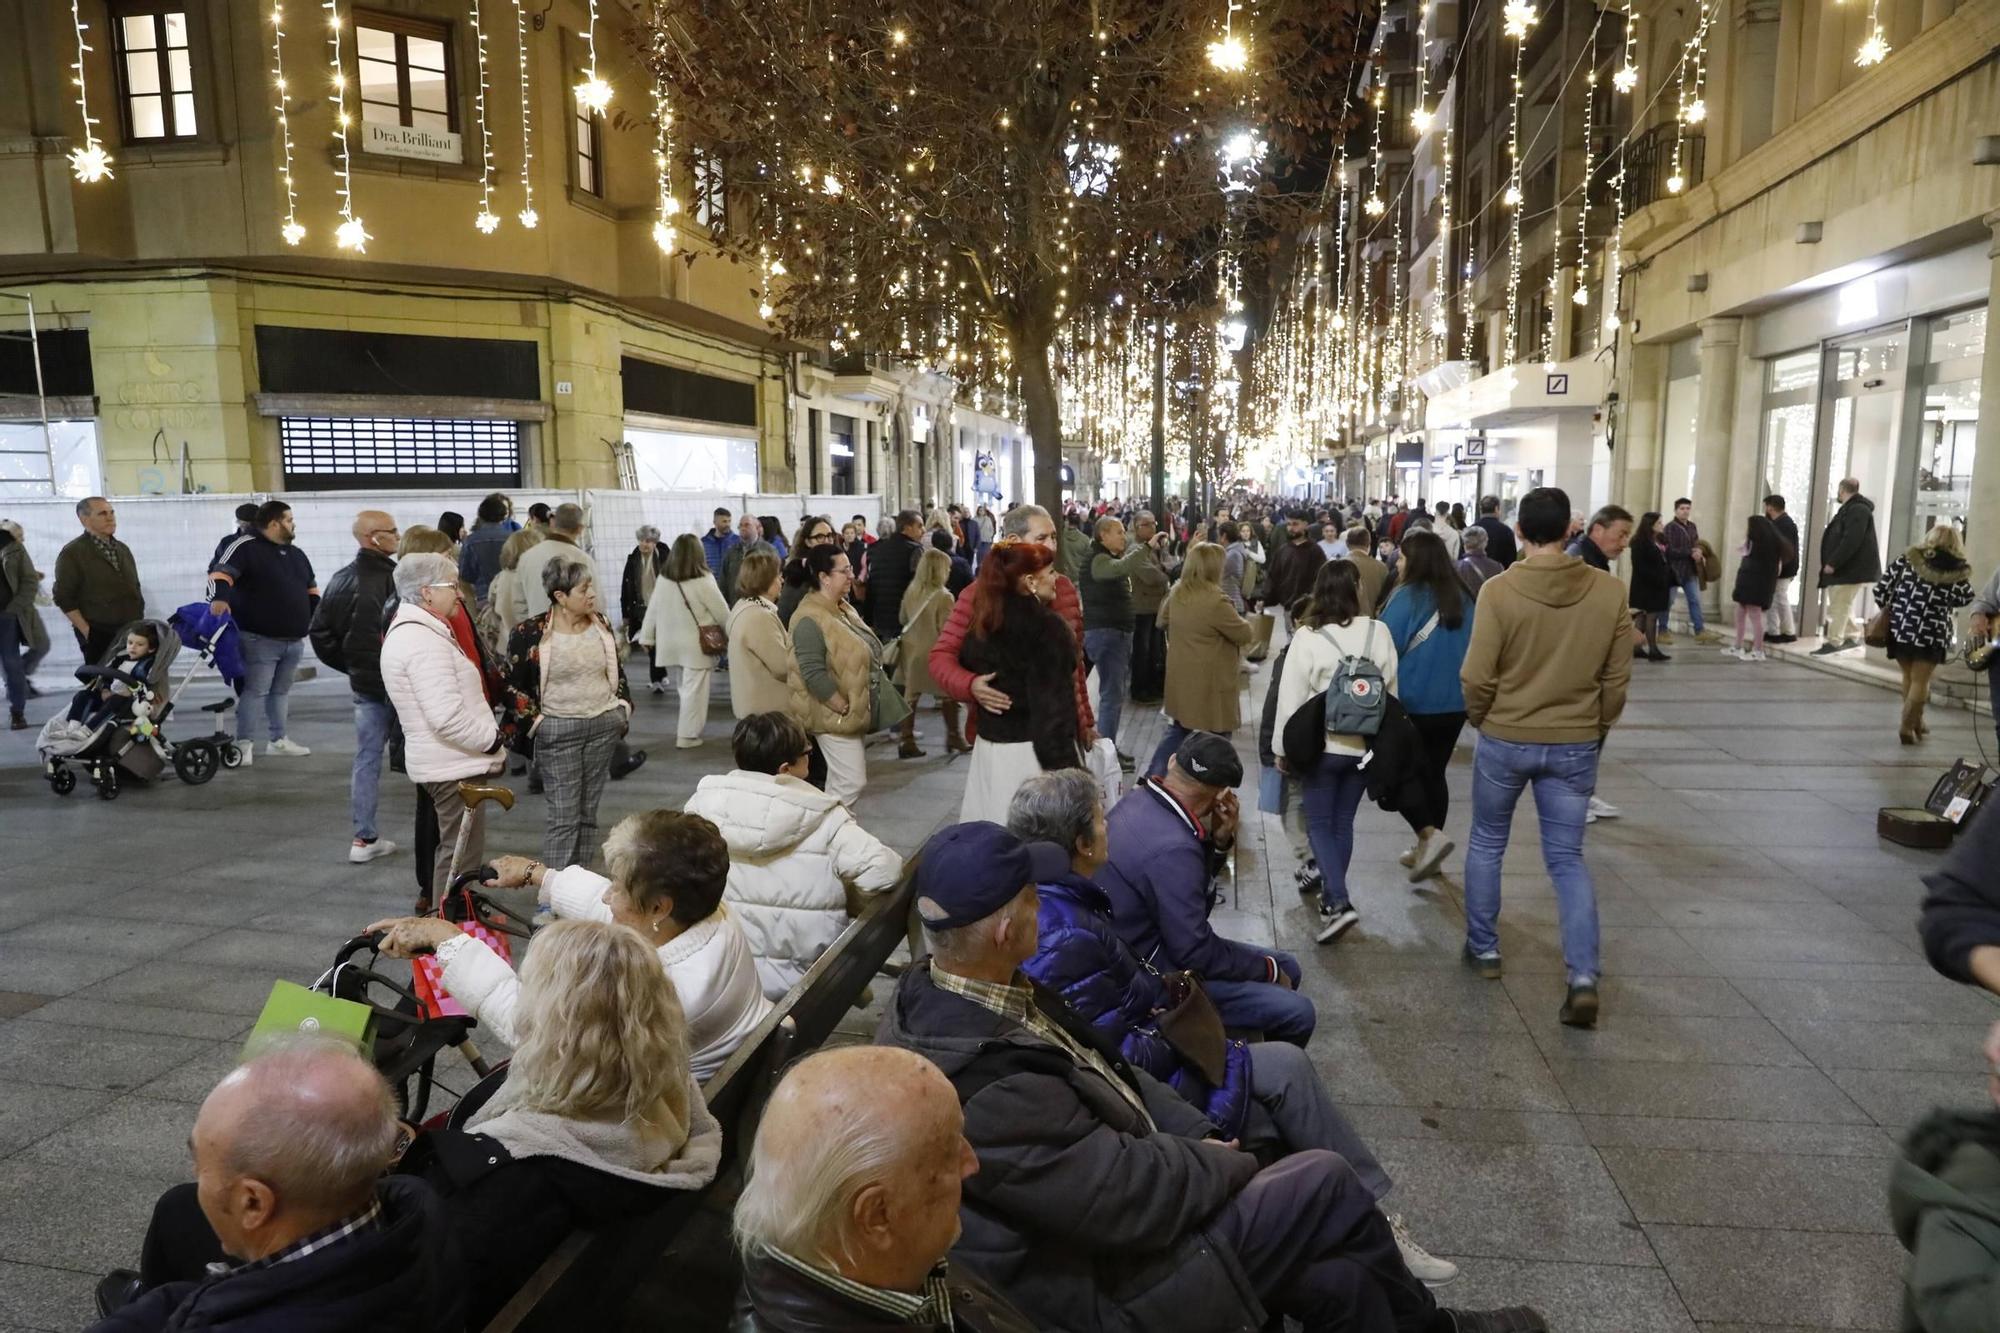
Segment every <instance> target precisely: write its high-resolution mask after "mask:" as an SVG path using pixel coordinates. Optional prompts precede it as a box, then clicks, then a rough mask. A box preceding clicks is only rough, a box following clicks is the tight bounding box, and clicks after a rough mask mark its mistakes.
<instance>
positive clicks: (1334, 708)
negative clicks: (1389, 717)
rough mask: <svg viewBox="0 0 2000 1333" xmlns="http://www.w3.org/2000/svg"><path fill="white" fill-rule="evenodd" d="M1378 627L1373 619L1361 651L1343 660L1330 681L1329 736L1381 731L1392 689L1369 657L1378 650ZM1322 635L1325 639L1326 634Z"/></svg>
mask: <svg viewBox="0 0 2000 1333" xmlns="http://www.w3.org/2000/svg"><path fill="white" fill-rule="evenodd" d="M1375 624H1376V622H1375V621H1374V620H1372V619H1371V620H1370V621H1369V622H1368V637H1367V639H1366V640H1364V641H1363V643H1362V646H1361V652H1360V653H1359V654H1356V655H1353V656H1349V657H1343V658H1341V659H1340V663H1339V665H1337V666H1335V667H1334V669H1333V679H1332V680H1331V681H1329V682H1327V687H1326V730H1327V734H1328V735H1330V736H1373V735H1374V734H1375V733H1376V732H1377V731H1379V730H1381V728H1382V714H1383V712H1384V711H1385V710H1386V708H1387V706H1388V705H1387V699H1388V697H1389V690H1388V687H1387V686H1386V685H1385V684H1384V683H1383V681H1382V668H1381V667H1380V666H1378V665H1377V664H1376V662H1375V659H1374V658H1373V657H1371V656H1368V654H1369V653H1371V652H1373V650H1374V647H1375ZM1321 633H1322V637H1324V633H1325V632H1324V631H1321ZM1327 642H1328V643H1332V642H1333V640H1332V639H1327Z"/></svg>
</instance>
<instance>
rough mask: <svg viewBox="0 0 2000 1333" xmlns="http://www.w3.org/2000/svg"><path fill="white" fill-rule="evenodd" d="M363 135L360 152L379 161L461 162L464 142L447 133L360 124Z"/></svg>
mask: <svg viewBox="0 0 2000 1333" xmlns="http://www.w3.org/2000/svg"><path fill="white" fill-rule="evenodd" d="M361 124H362V128H363V129H364V130H365V131H366V134H365V135H364V137H363V138H362V140H361V151H363V152H364V153H375V154H377V155H378V156H382V157H410V158H415V159H416V160H417V161H419V162H463V161H465V141H464V140H463V139H462V138H461V137H460V136H458V135H456V134H453V133H452V132H451V131H450V130H419V129H412V128H410V127H409V126H407V125H382V124H378V123H377V122H375V121H372V120H365V121H363V122H361Z"/></svg>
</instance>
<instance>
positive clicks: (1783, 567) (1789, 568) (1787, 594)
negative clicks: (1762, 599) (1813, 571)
mask: <svg viewBox="0 0 2000 1333" xmlns="http://www.w3.org/2000/svg"><path fill="white" fill-rule="evenodd" d="M1764 517H1765V518H1768V519H1770V520H1771V526H1772V527H1774V528H1776V529H1777V530H1778V540H1779V541H1782V542H1783V543H1784V544H1785V549H1784V550H1782V551H1780V552H1779V553H1778V555H1779V560H1778V592H1777V596H1775V597H1773V598H1772V599H1771V614H1772V615H1773V616H1774V617H1775V619H1774V621H1773V623H1774V624H1775V625H1776V626H1777V633H1775V634H1766V635H1765V636H1764V641H1765V642H1766V643H1797V642H1798V641H1799V613H1798V608H1797V607H1795V606H1793V605H1792V580H1793V579H1796V578H1797V577H1798V576H1799V557H1800V555H1801V552H1800V550H1799V525H1798V523H1797V522H1795V521H1794V520H1793V518H1792V516H1791V515H1790V514H1788V513H1786V512H1785V497H1784V496H1782V495H1767V496H1765V497H1764Z"/></svg>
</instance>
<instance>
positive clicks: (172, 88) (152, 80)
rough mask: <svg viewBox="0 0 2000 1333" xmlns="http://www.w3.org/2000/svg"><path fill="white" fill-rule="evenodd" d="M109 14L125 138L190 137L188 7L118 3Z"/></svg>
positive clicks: (191, 91) (191, 84)
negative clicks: (115, 53) (115, 47)
mask: <svg viewBox="0 0 2000 1333" xmlns="http://www.w3.org/2000/svg"><path fill="white" fill-rule="evenodd" d="M112 17H113V20H114V21H113V23H112V29H111V30H112V33H113V36H114V38H115V40H116V42H117V45H118V91H119V97H118V101H119V108H120V111H121V112H122V113H123V116H124V120H125V138H126V140H127V141H128V142H132V143H140V142H144V141H147V140H155V139H192V138H194V136H195V131H196V129H197V126H196V124H195V113H194V69H193V66H192V64H191V63H190V58H189V53H188V21H187V12H186V8H185V7H184V6H183V5H179V4H173V5H167V4H142V3H133V4H120V5H117V6H115V7H114V8H113V9H112Z"/></svg>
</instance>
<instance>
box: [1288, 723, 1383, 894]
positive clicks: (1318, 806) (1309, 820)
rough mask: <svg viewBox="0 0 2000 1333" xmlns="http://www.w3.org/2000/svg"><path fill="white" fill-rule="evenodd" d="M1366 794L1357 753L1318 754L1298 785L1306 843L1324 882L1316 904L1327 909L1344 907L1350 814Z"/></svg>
mask: <svg viewBox="0 0 2000 1333" xmlns="http://www.w3.org/2000/svg"><path fill="white" fill-rule="evenodd" d="M1367 791H1368V779H1367V778H1365V777H1363V776H1362V775H1361V756H1360V755H1358V754H1322V755H1321V756H1320V757H1319V762H1318V763H1316V764H1314V765H1313V767H1312V768H1311V770H1310V771H1308V772H1307V773H1306V774H1305V775H1304V777H1303V778H1302V779H1301V780H1300V783H1299V799H1300V801H1301V802H1302V803H1303V805H1304V806H1305V814H1306V841H1307V842H1308V843H1310V844H1311V845H1312V853H1313V858H1314V859H1315V860H1317V861H1318V862H1319V873H1320V874H1321V876H1322V877H1324V879H1325V881H1326V888H1325V889H1324V890H1322V891H1321V893H1320V901H1321V902H1322V903H1324V904H1325V905H1326V906H1327V907H1330V908H1331V907H1345V906H1347V904H1348V897H1347V865H1348V862H1350V861H1352V860H1353V859H1354V812H1355V811H1356V810H1357V809H1359V808H1360V806H1361V798H1362V796H1364V795H1365V794H1366V793H1367Z"/></svg>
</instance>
